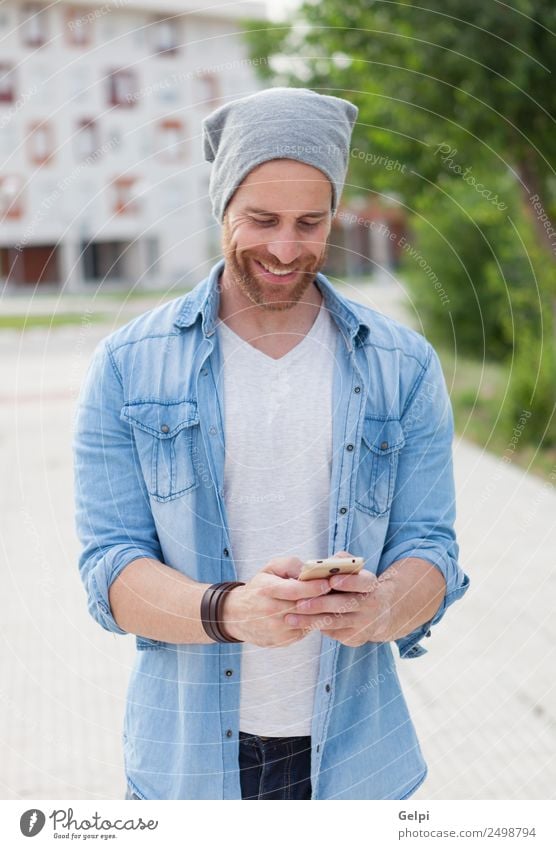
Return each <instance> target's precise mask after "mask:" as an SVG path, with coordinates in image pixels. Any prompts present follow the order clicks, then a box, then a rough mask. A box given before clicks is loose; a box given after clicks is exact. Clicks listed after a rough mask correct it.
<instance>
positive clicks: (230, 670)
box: [226, 669, 234, 678]
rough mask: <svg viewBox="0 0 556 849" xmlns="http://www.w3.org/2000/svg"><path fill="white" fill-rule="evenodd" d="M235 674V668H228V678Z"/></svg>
mask: <svg viewBox="0 0 556 849" xmlns="http://www.w3.org/2000/svg"><path fill="white" fill-rule="evenodd" d="M233 674H234V670H233V669H226V675H227V677H228V678H229V677H230V676H231V675H233Z"/></svg>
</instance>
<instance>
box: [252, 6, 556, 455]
mask: <svg viewBox="0 0 556 849" xmlns="http://www.w3.org/2000/svg"><path fill="white" fill-rule="evenodd" d="M257 28H258V30H259V31H258V32H256V31H255V29H257ZM554 33H556V4H555V3H554V0H513V3H512V4H506V3H498V2H495V0H487V2H485V0H429V2H427V3H426V4H423V3H422V2H421V0H404V2H396V3H392V2H380V0H319V2H315V1H314V0H310V1H309V2H305V3H304V4H303V5H302V6H301V7H300V9H299V10H298V12H297V13H296V15H295V16H294V19H293V20H292V22H291V25H288V26H287V27H284V26H281V27H267V28H266V29H265V30H264V31H261V24H260V22H259V23H258V24H257V27H253V28H252V29H251V31H250V34H249V45H250V46H249V49H250V52H251V55H252V56H253V57H257V56H259V57H260V56H261V55H266V56H268V58H269V63H268V65H267V66H266V69H265V77H264V79H265V80H266V82H268V84H272V85H293V86H300V85H301V86H307V87H309V88H313V89H314V90H316V91H321V92H322V93H325V94H335V95H337V96H340V97H346V98H348V99H349V100H351V101H352V102H354V103H355V104H356V105H357V106H358V107H359V117H358V121H357V124H356V126H355V128H354V132H353V138H352V155H351V157H350V163H349V174H348V178H347V181H346V191H345V195H346V197H349V196H350V195H361V194H368V195H373V194H379V195H380V194H392V193H396V194H397V195H398V196H399V197H400V198H401V199H402V202H403V203H404V204H405V205H406V208H407V210H408V212H409V213H410V214H411V213H413V215H412V216H411V235H410V236H409V237H408V242H409V248H410V250H407V251H405V250H404V251H403V266H402V271H403V274H404V275H405V276H406V278H407V279H408V280H409V284H410V288H411V293H412V296H413V298H414V302H415V306H416V308H417V310H418V313H419V317H420V319H421V321H422V324H423V328H424V330H425V332H426V334H427V335H428V336H429V337H430V338H431V340H432V341H433V342H434V343H436V344H440V345H444V346H448V347H449V348H450V349H451V350H452V351H453V352H454V354H458V355H460V354H462V353H463V354H468V355H469V356H471V357H475V358H476V359H477V360H478V361H479V362H484V360H485V359H486V360H489V361H498V362H500V363H504V365H505V366H506V365H507V366H508V368H509V370H510V371H509V374H510V377H509V384H508V391H507V393H506V394H505V396H504V399H503V404H502V407H501V408H500V409H499V411H498V412H499V414H500V415H499V416H498V415H497V416H496V418H497V419H498V420H499V429H501V433H503V431H504V430H505V432H506V433H507V434H510V433H511V431H512V429H513V427H515V423H516V421H517V419H518V418H519V415H521V412H522V411H523V410H529V411H530V412H531V416H530V418H529V419H528V423H527V427H526V428H524V431H523V434H522V437H521V440H522V442H525V441H527V440H529V441H531V442H534V441H535V440H537V441H538V440H540V439H541V438H543V439H544V442H545V443H547V444H556V437H555V436H554V420H553V409H554V394H555V393H554V382H555V375H556V365H555V348H556V329H555V327H554V314H555V306H554V305H555V303H556V262H555V260H556V256H555V254H554V253H552V252H551V250H550V249H549V245H548V243H547V240H546V239H544V240H543V239H542V236H541V234H540V231H539V229H535V227H534V225H533V218H532V215H533V214H534V211H533V208H532V205H531V201H530V198H531V197H532V196H533V195H538V196H539V198H540V204H541V206H542V209H543V210H544V211H545V212H546V214H547V215H548V217H549V218H550V219H551V220H552V221H556V179H555V178H554V173H553V163H554V162H556V132H555V129H556V127H555V123H556V121H555V117H554V116H556V86H554V85H553V84H552V81H553V80H554V79H555V78H556V49H555V41H556V38H555V35H554ZM267 71H268V72H267ZM441 146H442V147H441ZM446 149H453V150H455V151H456V153H455V154H454V156H453V158H454V159H455V161H457V162H458V163H461V164H462V166H463V168H464V169H465V168H469V169H472V172H473V176H474V177H475V178H476V179H477V181H478V182H480V183H482V184H483V185H484V186H486V187H488V189H489V190H490V191H491V192H492V194H493V195H497V196H498V198H499V199H500V200H501V201H503V202H504V203H505V204H506V205H507V207H508V208H507V209H505V210H500V209H497V208H496V206H495V204H494V202H493V201H492V200H490V199H487V198H485V197H484V196H482V195H481V194H480V193H479V191H478V189H477V188H476V187H474V186H473V185H469V182H466V179H465V178H464V176H463V175H462V173H461V171H458V169H456V168H451V167H449V164H447V163H446V162H445V161H444V160H443V158H442V156H441V155H440V150H446ZM367 153H368V154H372V155H373V156H372V158H371V157H366V154H367ZM380 157H383V162H384V161H386V160H388V161H392V160H395V161H397V162H398V163H399V164H400V167H399V168H397V169H395V170H388V169H387V168H386V167H385V166H384V165H383V164H378V165H376V164H375V163H380ZM512 222H513V224H512ZM555 244H556V243H555ZM411 251H412V252H413V253H411ZM434 275H436V280H435V278H434ZM441 290H442V291H443V293H444V294H443V295H442V296H441ZM492 414H493V415H494V412H492ZM547 426H548V431H547V435H545V436H544V437H543V433H544V430H545V429H546V428H547Z"/></svg>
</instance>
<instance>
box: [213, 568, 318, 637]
mask: <svg viewBox="0 0 556 849" xmlns="http://www.w3.org/2000/svg"><path fill="white" fill-rule="evenodd" d="M302 565H303V561H301V560H300V559H299V558H298V557H275V558H273V559H272V560H270V561H269V562H268V563H267V564H266V566H265V567H264V568H263V569H261V571H260V572H257V574H256V575H255V576H254V578H252V579H251V580H250V581H248V582H247V583H246V584H245V586H243V587H235V588H234V589H233V590H230V592H228V593H226V596H225V599H224V611H223V619H224V628H225V630H226V631H227V633H229V634H230V636H232V637H235V638H236V639H239V640H243V641H244V642H246V643H252V644H254V645H256V646H265V647H270V646H273V647H277V646H288V645H290V644H291V643H296V642H297V641H298V640H301V639H303V637H305V636H306V634H307V633H309V632H310V630H311V629H307V627H306V623H305V622H304V621H303V619H302V621H301V622H299V623H296V624H294V625H292V624H290V623H289V622H286V614H288V613H291V612H292V611H294V610H295V609H296V602H298V601H299V600H300V599H311V598H315V599H316V598H317V597H318V596H321V595H323V594H325V593H328V592H329V591H330V585H329V582H328V579H327V578H315V579H314V580H312V581H298V580H297V577H298V575H299V573H300V572H301V567H302Z"/></svg>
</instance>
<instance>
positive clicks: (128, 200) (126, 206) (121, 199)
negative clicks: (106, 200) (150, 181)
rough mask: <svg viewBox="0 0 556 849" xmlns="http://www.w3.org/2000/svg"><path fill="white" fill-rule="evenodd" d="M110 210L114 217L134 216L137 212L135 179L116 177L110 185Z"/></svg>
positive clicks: (136, 185)
mask: <svg viewBox="0 0 556 849" xmlns="http://www.w3.org/2000/svg"><path fill="white" fill-rule="evenodd" d="M111 189H112V203H111V209H112V212H114V213H115V214H116V215H135V213H137V212H139V201H138V197H137V195H138V189H139V180H138V179H137V177H118V178H117V179H115V180H114V181H113V183H112V185H111Z"/></svg>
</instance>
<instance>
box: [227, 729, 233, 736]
mask: <svg viewBox="0 0 556 849" xmlns="http://www.w3.org/2000/svg"><path fill="white" fill-rule="evenodd" d="M233 733H234V732H233V731H232V729H231V728H228V730H227V731H226V737H231V736H232V734H233Z"/></svg>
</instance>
